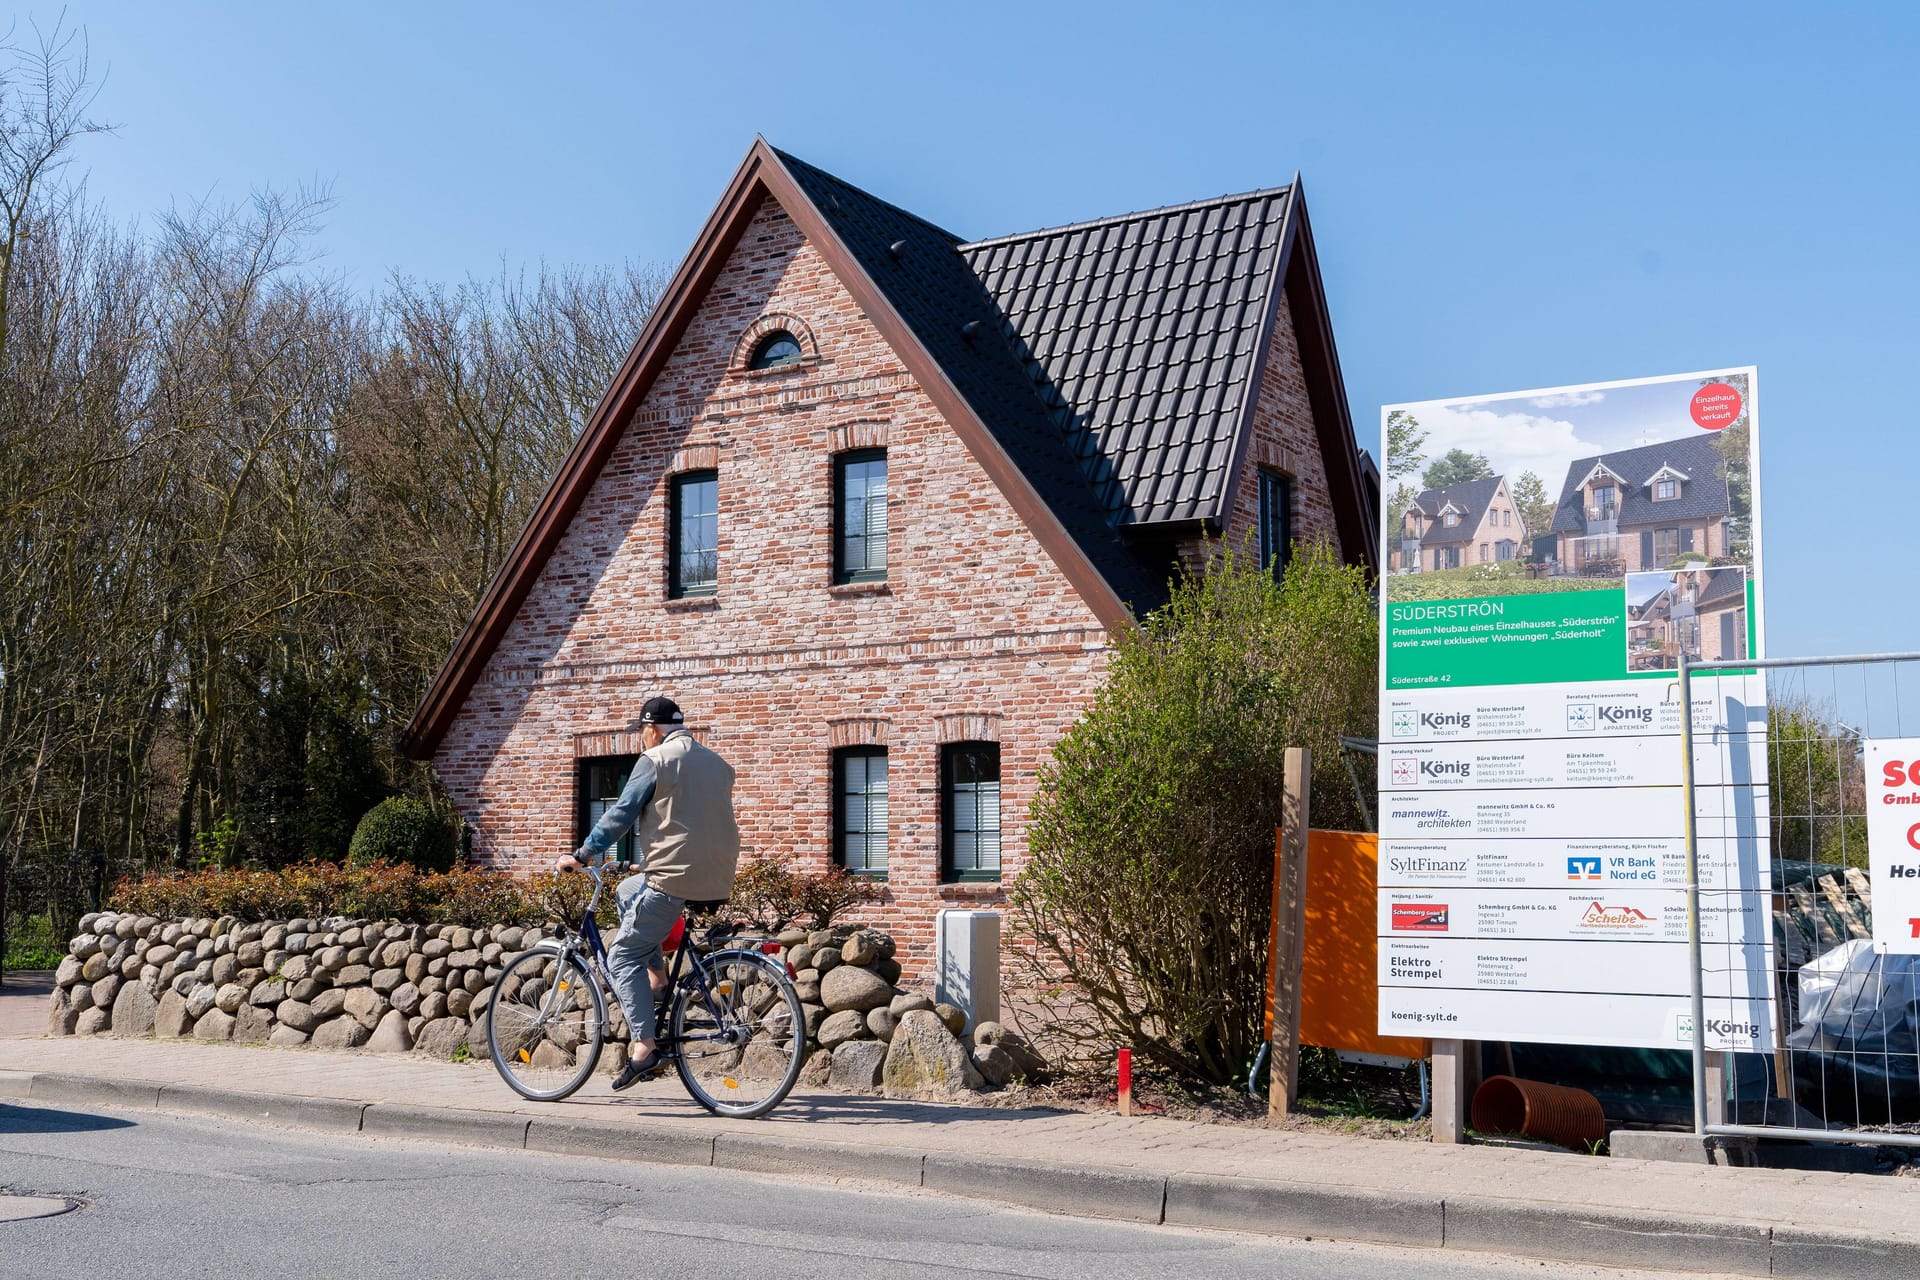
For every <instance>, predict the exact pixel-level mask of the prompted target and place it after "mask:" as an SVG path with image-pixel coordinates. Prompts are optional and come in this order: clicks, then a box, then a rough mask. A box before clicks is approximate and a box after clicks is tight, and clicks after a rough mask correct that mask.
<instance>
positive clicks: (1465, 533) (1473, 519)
mask: <svg viewBox="0 0 1920 1280" xmlns="http://www.w3.org/2000/svg"><path fill="white" fill-rule="evenodd" d="M1498 492H1500V477H1499V476H1492V477H1489V478H1488V479H1485V480H1465V481H1462V482H1461V483H1459V484H1450V485H1448V486H1447V487H1446V488H1444V489H1428V490H1426V491H1425V492H1423V493H1421V495H1420V496H1419V497H1417V498H1415V499H1414V500H1413V501H1414V505H1415V506H1417V507H1419V508H1420V509H1421V510H1422V511H1424V512H1426V513H1427V516H1428V517H1429V518H1430V519H1433V520H1435V521H1438V520H1439V518H1440V509H1441V508H1442V507H1444V506H1446V505H1447V504H1448V503H1452V504H1453V505H1454V506H1456V507H1458V508H1460V511H1461V516H1460V523H1459V524H1457V525H1455V526H1454V527H1453V528H1451V529H1449V528H1447V527H1446V526H1445V525H1444V524H1438V523H1436V524H1434V525H1433V526H1432V527H1430V528H1429V529H1428V530H1427V531H1426V532H1425V533H1423V534H1421V535H1420V545H1421V546H1423V547H1444V546H1446V545H1448V544H1449V543H1454V542H1462V543H1464V542H1471V541H1473V535H1474V531H1475V530H1477V529H1479V527H1480V521H1481V520H1482V519H1483V518H1485V516H1486V514H1487V504H1488V503H1490V502H1492V501H1493V495H1494V494H1496V493H1498Z"/></svg>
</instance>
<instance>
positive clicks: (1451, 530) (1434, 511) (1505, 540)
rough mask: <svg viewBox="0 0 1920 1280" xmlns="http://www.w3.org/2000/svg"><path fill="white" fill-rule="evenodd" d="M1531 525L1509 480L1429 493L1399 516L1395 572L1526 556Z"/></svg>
mask: <svg viewBox="0 0 1920 1280" xmlns="http://www.w3.org/2000/svg"><path fill="white" fill-rule="evenodd" d="M1526 537H1527V529H1526V525H1525V523H1524V522H1522V520H1521V519H1520V509H1519V508H1518V507H1516V506H1515V505H1514V502H1513V495H1511V494H1510V493H1508V492H1507V478H1506V477H1505V476H1492V477H1489V478H1487V479H1485V480H1467V481H1463V482H1462V483H1460V484H1453V485H1448V486H1447V487H1446V488H1444V489H1428V490H1426V491H1425V492H1423V493H1421V494H1420V496H1418V497H1417V498H1415V499H1414V500H1413V505H1412V506H1410V507H1408V508H1407V510H1406V512H1405V513H1404V514H1403V515H1402V516H1401V517H1400V538H1399V546H1398V548H1397V549H1396V550H1397V554H1396V555H1395V557H1394V559H1393V563H1392V564H1391V565H1390V566H1389V568H1390V570H1391V571H1392V572H1395V573H1420V572H1422V571H1433V570H1440V569H1463V568H1466V567H1468V566H1469V565H1476V564H1497V563H1501V562H1504V561H1507V560H1515V559H1524V558H1525V556H1526Z"/></svg>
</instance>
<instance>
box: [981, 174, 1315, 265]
mask: <svg viewBox="0 0 1920 1280" xmlns="http://www.w3.org/2000/svg"><path fill="white" fill-rule="evenodd" d="M1292 192H1293V184H1292V183H1291V182H1289V183H1287V184H1286V185H1285V186H1283V187H1262V188H1260V189H1259V190H1257V191H1241V192H1238V193H1235V194H1231V195H1222V196H1213V197H1211V198H1210V199H1206V200H1188V201H1186V202H1184V203H1182V204H1168V205H1161V206H1159V207H1158V208H1154V209H1136V210H1134V211H1133V212H1132V213H1116V214H1112V215H1110V216H1108V217H1105V218H1088V219H1086V220H1085V221H1083V222H1067V223H1062V224H1061V225H1059V226H1057V227H1040V228H1037V229H1035V230H1033V231H1016V232H1014V233H1012V234H1010V235H1004V236H989V237H988V238H986V239H985V240H967V241H964V242H962V243H960V244H958V245H956V246H954V247H955V248H958V249H962V250H966V249H990V248H993V247H994V246H996V245H1002V244H1012V243H1014V242H1015V241H1019V240H1037V239H1039V238H1040V237H1042V236H1057V235H1064V234H1066V233H1067V232H1069V231H1085V230H1087V229H1088V228H1090V227H1104V226H1112V225H1114V224H1116V223H1123V222H1131V221H1133V220H1134V219H1135V218H1151V217H1158V216H1160V215H1163V214H1169V213H1186V212H1188V211H1189V210H1192V209H1211V208H1215V207H1217V206H1220V205H1228V204H1243V203H1247V202H1249V201H1253V200H1263V199H1271V198H1273V197H1274V196H1279V195H1290V194H1291V193H1292Z"/></svg>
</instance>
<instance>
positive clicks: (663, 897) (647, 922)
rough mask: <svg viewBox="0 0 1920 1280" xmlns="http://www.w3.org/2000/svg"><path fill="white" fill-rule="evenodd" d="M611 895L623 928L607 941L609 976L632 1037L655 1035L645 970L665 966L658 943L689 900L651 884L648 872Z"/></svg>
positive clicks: (631, 878)
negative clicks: (647, 876)
mask: <svg viewBox="0 0 1920 1280" xmlns="http://www.w3.org/2000/svg"><path fill="white" fill-rule="evenodd" d="M613 896H614V901H615V902H617V903H619V904H620V928H619V930H618V931H617V932H615V933H614V935H613V942H612V943H611V944H609V945H608V947H607V976H608V978H610V979H611V980H612V982H613V994H614V997H615V998H616V999H618V1000H619V1001H620V1008H621V1009H622V1010H624V1011H625V1013H626V1015H627V1026H628V1028H629V1030H630V1031H631V1033H632V1036H633V1038H634V1039H635V1040H651V1039H653V1037H654V1035H655V1031H656V1028H655V1027H654V1019H653V987H652V986H651V985H649V983H648V982H647V970H649V969H657V968H659V967H661V961H662V956H661V952H660V944H661V943H662V942H664V941H665V940H666V937H667V935H668V934H669V933H671V932H672V931H673V922H674V921H675V920H678V919H679V918H680V911H681V908H683V907H685V906H686V900H685V899H684V898H676V897H674V896H673V895H672V894H670V893H662V892H660V891H659V890H658V889H655V888H652V887H650V886H649V885H648V884H647V878H646V876H644V875H634V876H628V877H627V878H626V879H625V880H622V881H621V882H620V886H619V887H618V888H617V889H615V890H614V894H613Z"/></svg>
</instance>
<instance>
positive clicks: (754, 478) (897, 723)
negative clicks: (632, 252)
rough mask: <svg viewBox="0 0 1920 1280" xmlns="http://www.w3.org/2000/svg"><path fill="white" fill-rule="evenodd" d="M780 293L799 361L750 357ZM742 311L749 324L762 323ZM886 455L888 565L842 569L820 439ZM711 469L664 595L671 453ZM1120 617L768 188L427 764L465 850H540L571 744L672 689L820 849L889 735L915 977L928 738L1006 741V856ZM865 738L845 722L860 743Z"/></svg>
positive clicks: (747, 836)
mask: <svg viewBox="0 0 1920 1280" xmlns="http://www.w3.org/2000/svg"><path fill="white" fill-rule="evenodd" d="M769 313H774V314H779V315H782V316H784V317H786V319H785V320H783V321H782V323H783V324H784V325H785V326H786V327H788V328H790V329H791V330H792V331H793V332H795V333H796V334H797V335H799V336H800V338H801V342H802V345H803V347H804V348H805V349H806V351H807V358H806V359H805V360H804V361H803V362H802V363H801V364H800V365H799V366H797V367H793V368H788V369H784V370H772V371H762V372H757V373H749V372H746V371H745V370H744V368H743V367H742V366H743V365H744V363H745V360H746V357H747V355H748V354H749V352H750V350H751V346H752V343H751V341H747V340H743V337H751V336H754V335H757V334H758V333H761V332H764V331H766V330H767V329H768V328H770V327H771V326H769V325H767V324H765V323H762V324H759V325H756V324H755V321H756V320H759V319H760V318H761V317H763V316H766V315H768V314H769ZM750 330H751V333H750ZM874 446H884V447H885V448H886V449H887V451H888V467H887V471H888V474H887V480H888V526H889V527H888V543H889V545H888V573H887V581H886V583H885V584H874V585H865V584H863V585H856V586H845V587H835V586H833V585H832V556H831V553H832V545H831V542H830V532H831V530H830V525H831V522H832V515H833V493H832V455H833V453H834V451H835V450H837V449H847V448H868V447H874ZM706 467H714V468H717V470H718V472H719V501H720V520H719V525H720V570H719V590H718V592H717V594H716V595H714V596H713V597H711V598H706V599H697V600H668V599H667V598H666V572H667V565H666V545H667V528H666V507H667V502H666V494H667V485H668V481H669V479H670V477H671V475H672V474H673V473H674V472H675V471H680V470H692V469H699V468H706ZM1105 652H1106V633H1105V631H1104V629H1103V628H1102V627H1101V625H1100V623H1099V622H1098V620H1097V619H1096V618H1095V616H1094V614H1093V613H1092V611H1091V610H1090V609H1088V608H1087V606H1086V605H1085V604H1084V603H1082V602H1081V600H1080V599H1079V597H1078V595H1077V594H1076V593H1075V592H1074V591H1073V589H1072V587H1071V586H1070V585H1069V583H1068V582H1067V580H1066V578H1065V577H1064V576H1063V575H1062V574H1060V572H1059V571H1058V570H1057V569H1056V568H1055V567H1054V565H1053V563H1052V562H1051V560H1050V559H1049V558H1048V557H1047V555H1046V554H1045V552H1044V551H1042V550H1041V548H1040V545H1039V543H1038V542H1037V541H1036V540H1035V539H1034V537H1033V536H1032V534H1030V533H1029V532H1028V531H1027V529H1026V527H1025V525H1024V524H1023V522H1022V521H1021V520H1020V518H1019V517H1018V516H1017V515H1015V514H1014V512H1013V509H1012V507H1011V506H1010V505H1009V504H1008V503H1007V502H1006V500H1005V499H1004V498H1003V497H1002V496H1001V494H1000V492H999V491H998V489H996V488H995V487H994V485H993V483H992V482H991V481H990V480H989V479H988V478H987V476H986V474H985V472H984V471H982V470H981V468H980V467H979V465H978V464H977V463H976V462H975V461H974V459H973V457H972V456H971V455H970V454H969V452H968V451H967V448H966V446H965V445H964V444H963V443H962V441H961V440H960V438H959V437H958V436H956V435H955V434H954V433H953V432H952V431H951V430H950V429H949V428H948V427H947V426H946V424H945V423H944V421H943V420H942V419H941V417H940V415H939V414H938V413H937V412H936V411H935V409H934V407H933V405H932V403H931V402H930V401H929V400H928V399H927V398H926V396H925V395H924V394H923V393H922V392H921V391H920V389H919V388H918V386H916V385H915V384H914V382H913V380H912V379H911V378H910V377H908V375H907V373H906V371H905V369H904V368H903V367H902V366H901V365H900V363H899V361H898V360H897V358H896V357H895V356H894V354H893V353H892V351H891V350H890V349H889V348H888V347H887V346H886V344H885V343H884V342H883V341H882V340H881V339H880V337H879V335H878V334H877V333H876V332H875V331H874V329H873V328H872V326H871V325H870V324H869V323H868V322H867V321H866V319H865V317H864V316H863V315H861V313H860V311H859V309H858V307H856V306H855V305H854V303H853V300H852V299H851V298H850V297H849V296H848V294H847V293H846V291H845V290H844V289H843V288H842V287H841V286H840V284H839V282H838V281H837V280H836V279H835V278H834V277H833V276H832V274H831V273H830V272H829V271H828V270H827V269H826V267H825V266H824V264H823V263H822V262H821V260H820V258H819V256H818V255H817V253H815V251H814V250H813V249H812V248H811V246H809V245H807V244H806V243H805V242H804V240H803V238H802V237H801V236H800V234H799V233H798V231H797V230H795V228H794V226H793V224H792V222H791V221H790V220H789V219H788V218H787V217H786V216H785V214H784V213H782V212H781V211H780V210H779V209H778V207H777V206H774V205H772V204H771V202H769V203H768V204H767V205H765V206H763V207H762V208H761V209H760V210H759V211H758V213H757V214H756V216H755V217H754V219H753V222H752V224H751V226H750V228H749V229H748V231H747V232H746V234H745V236H744V237H743V238H742V240H741V243H740V245H739V247H738V248H737V249H736V250H735V252H734V254H733V257H732V259H731V260H730V261H729V262H728V264H727V265H726V267H725V268H724V270H723V272H722V274H721V276H720V278H719V280H718V281H717V283H716V285H715V287H714V289H713V292H712V294H711V295H710V296H709V298H708V300H707V302H706V305H705V306H704V308H703V309H702V312H701V314H700V315H699V316H698V317H697V318H696V319H695V320H694V322H693V324H692V325H691V327H690V328H689V329H688V331H687V333H686V335H685V336H684V338H683V339H682V340H681V342H680V344H679V346H678V348H677V349H676V351H675V352H674V355H673V356H672V358H671V360H670V361H669V363H668V365H667V367H666V369H665V371H664V373H663V375H662V376H661V378H660V379H659V380H658V382H657V383H656V384H655V385H654V387H653V389H652V390H651V392H650V393H649V395H648V396H647V398H646V400H645V401H644V402H643V403H642V404H641V405H640V406H639V408H638V411H637V412H636V415H635V419H634V421H633V423H632V424H631V425H630V426H629V427H628V428H627V430H626V432H625V435H624V437H623V439H622V440H621V442H620V444H619V446H618V448H617V449H616V451H615V453H614V455H613V457H612V458H611V460H610V461H609V463H608V466H607V468H606V469H605V471H604V472H603V473H602V474H601V477H600V479H599V480H598V482H597V483H596V484H595V485H594V487H593V489H592V491H591V493H590V494H589V495H588V497H587V499H586V501H585V504H584V505H583V506H582V508H581V510H580V512H579V514H578V515H577V516H576V517H575V519H574V521H573V524H572V526H571V527H570V528H569V529H568V531H567V533H566V535H565V537H564V538H563V539H562V540H561V543H560V545H559V547H558V549H557V550H556V552H555V554H554V555H553V557H552V559H551V560H550V561H549V562H548V564H547V566H546V568H545V570H544V572H543V573H542V574H541V576H540V579H539V581H538V582H537V583H536V585H535V586H534V588H533V590H532V592H531V593H530V594H529V596H528V598H527V601H526V604H525V605H524V606H523V607H522V609H521V611H520V613H519V615H518V616H517V617H516V619H515V621H514V622H513V624H512V626H511V627H510V629H509V630H508V632H507V634H506V636H505V638H504V640H503V641H502V643H501V644H500V646H499V648H498V649H497V650H496V651H495V653H494V655H493V657H492V658H491V660H490V661H489V663H488V665H487V668H486V670H485V671H484V672H483V673H482V675H481V677H480V679H479V681H478V682H477V683H476V685H475V687H474V689H473V692H472V693H471V695H470V696H469V697H468V700H467V703H466V705H465V706H464V707H463V708H462V710H461V712H460V714H459V715H458V716H457V717H456V718H455V720H454V722H453V724H452V726H451V728H450V730H449V732H448V733H447V735H446V737H445V740H444V741H443V743H442V745H441V747H440V749H439V751H438V753H437V754H436V756H435V759H434V767H435V769H436V771H437V772H438V773H439V775H440V777H441V779H442V781H443V782H444V783H445V784H446V786H447V788H448V790H449V792H450V793H451V794H452V795H453V797H454V799H455V800H456V802H457V803H458V804H459V805H460V807H461V808H462V810H463V811H465V812H466V813H467V814H468V815H469V816H470V817H471V818H472V819H473V820H474V821H475V850H476V852H477V853H478V855H479V856H480V857H482V858H483V859H485V860H486V861H488V862H490V863H491V864H493V865H496V866H504V867H510V868H514V869H516V870H524V869H532V868H535V867H538V866H541V865H544V864H546V863H547V862H549V861H551V859H552V858H553V857H554V856H555V855H556V854H559V853H562V852H565V851H567V850H569V849H571V848H572V847H573V846H574V843H575V839H576V831H575V816H574V815H575V797H574V795H573V776H574V760H575V758H576V755H580V756H586V755H594V754H603V753H609V754H610V753H612V749H613V748H623V747H628V746H630V745H631V744H629V743H626V742H625V741H624V740H623V735H622V734H621V731H622V730H624V729H626V728H627V726H628V724H629V722H630V721H631V720H632V718H633V717H634V716H635V715H637V714H638V711H639V707H640V703H641V702H642V701H643V700H644V699H645V698H647V697H648V696H650V695H652V694H654V693H665V694H668V695H670V696H672V697H674V698H676V699H677V700H679V701H680V703H681V704H682V705H683V706H684V707H685V708H686V710H687V713H688V716H689V719H690V720H691V722H692V723H693V726H694V727H695V728H696V730H698V731H699V733H700V736H701V737H702V738H703V740H704V741H706V742H707V743H708V744H709V745H711V746H712V747H714V748H715V749H716V750H718V751H719V752H720V753H721V754H723V755H725V756H726V757H727V758H728V759H729V760H731V761H732V762H733V763H734V764H735V766H736V767H737V768H738V769H739V773H740V777H739V783H738V792H737V797H736V807H737V809H738V811H739V815H740V819H741V826H742V837H743V840H744V842H745V844H746V846H747V848H748V849H749V850H750V851H751V852H754V853H773V854H778V855H780V856H782V857H787V858H791V859H793V860H794V861H796V862H797V863H800V864H804V865H807V866H812V867H819V866H824V865H825V864H826V863H827V861H828V858H829V855H830V849H831V845H830V840H831V830H830V828H831V817H830V814H831V807H830V804H831V787H830V782H829V770H830V759H831V755H830V752H831V746H832V745H833V743H834V742H836V741H839V739H840V737H842V736H844V734H845V733H846V732H847V731H848V730H847V729H846V727H845V726H846V725H848V724H849V723H853V722H877V724H868V725H866V726H865V727H864V729H863V732H866V733H869V734H873V735H878V740H879V741H882V742H884V743H885V745H886V746H887V748H888V756H889V760H888V767H889V774H890V778H889V789H890V797H889V799H890V815H889V817H890V821H889V855H890V871H889V879H888V895H889V901H888V903H887V904H886V905H885V907H884V908H883V909H882V910H881V912H880V913H879V914H881V915H882V916H883V917H884V919H885V921H886V924H887V927H888V928H890V929H892V930H893V931H894V933H895V934H896V936H897V937H898V938H899V940H900V942H901V943H902V944H903V948H904V952H905V954H904V955H903V961H904V962H905V963H906V964H907V965H908V968H909V970H910V971H911V970H914V969H918V968H920V967H921V966H923V965H924V963H925V959H926V957H927V954H928V953H929V951H930V949H931V944H932V930H933V913H934V911H935V909H937V908H938V907H940V906H943V905H956V904H958V905H970V904H978V903H979V902H980V901H981V900H982V899H984V900H985V901H987V902H995V901H998V899H999V894H998V890H997V889H996V888H995V887H994V886H991V885H987V886H981V885H965V886H960V885H942V884H941V883H940V865H939V862H940V825H939V823H940V812H939V802H940V795H939V785H938V784H939V746H940V742H941V741H942V740H943V739H944V740H958V739H960V738H977V737H981V736H986V735H991V736H995V737H997V738H998V739H999V740H1000V742H1001V752H1002V758H1001V777H1002V788H1003V793H1004V794H1003V813H1004V815H1005V817H1004V833H1003V841H1004V845H1005V849H1006V855H1005V863H1006V868H1005V874H1006V875H1007V876H1008V877H1009V878H1010V877H1011V875H1012V874H1013V873H1014V872H1015V871H1017V869H1018V867H1019V862H1020V851H1021V850H1022V849H1023V848H1024V827H1025V816H1026V811H1027V806H1028V803H1029V802H1030V800H1031V797H1032V794H1033V785H1034V776H1035V772H1036V771H1037V770H1038V768H1039V767H1040V765H1041V763H1042V762H1043V761H1044V760H1045V759H1047V758H1048V755H1049V753H1050V751H1051V749H1052V745H1053V743H1054V741H1055V740H1057V738H1058V737H1059V735H1060V734H1061V733H1063V732H1064V731H1065V729H1066V728H1067V726H1068V725H1070V724H1071V723H1072V722H1073V720H1074V718H1075V717H1076V716H1077V715H1078V714H1079V710H1080V708H1081V707H1082V706H1083V705H1084V704H1085V703H1086V701H1087V699H1088V698H1089V697H1090V696H1091V694H1092V692H1093V690H1094V689H1095V688H1096V687H1097V686H1098V683H1099V680H1100V677H1101V674H1102V672H1103V670H1104V666H1105ZM848 740H849V741H851V740H852V739H848Z"/></svg>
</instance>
